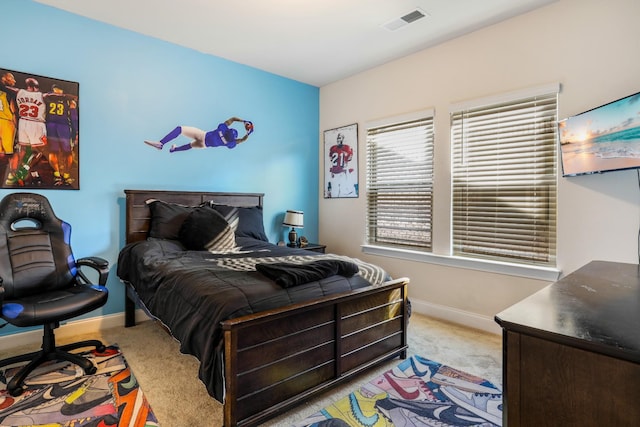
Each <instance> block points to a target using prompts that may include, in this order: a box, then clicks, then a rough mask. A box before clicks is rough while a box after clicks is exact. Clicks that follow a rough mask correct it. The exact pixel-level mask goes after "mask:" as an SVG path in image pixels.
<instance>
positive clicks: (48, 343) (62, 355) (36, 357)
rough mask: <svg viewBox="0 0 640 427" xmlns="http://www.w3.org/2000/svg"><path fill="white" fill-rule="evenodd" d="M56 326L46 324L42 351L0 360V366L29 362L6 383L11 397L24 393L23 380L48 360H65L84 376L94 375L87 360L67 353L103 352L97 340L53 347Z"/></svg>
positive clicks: (95, 369) (100, 343) (93, 368)
mask: <svg viewBox="0 0 640 427" xmlns="http://www.w3.org/2000/svg"><path fill="white" fill-rule="evenodd" d="M56 327H57V325H56V324H47V325H45V328H44V335H43V337H42V349H40V350H39V351H34V352H32V353H28V354H21V355H19V356H14V357H9V358H7V359H4V360H0V366H7V365H12V364H14V363H18V362H26V361H30V362H29V363H28V364H27V365H25V366H24V367H22V368H21V369H20V370H19V371H18V372H17V373H16V374H15V375H14V376H13V378H11V381H9V383H7V391H8V392H9V394H10V395H12V396H19V395H20V394H22V392H23V391H24V388H23V387H24V380H25V379H26V378H27V376H29V374H30V373H31V372H32V371H33V370H34V369H36V368H37V367H39V366H40V365H42V364H43V363H44V362H47V361H50V360H66V361H69V362H71V363H73V364H75V365H78V366H80V367H81V368H82V369H83V370H84V373H85V374H86V375H91V374H94V373H95V372H96V371H97V368H96V366H95V365H94V364H93V363H92V362H91V361H90V360H89V359H87V358H85V357H82V356H79V355H77V354H73V353H69V350H76V349H79V348H85V347H95V348H96V350H98V351H99V352H100V351H104V349H105V346H104V344H103V343H102V342H101V341H99V340H86V341H80V342H76V343H72V344H66V345H62V346H60V347H56V346H55V337H54V334H53V329H54V328H56Z"/></svg>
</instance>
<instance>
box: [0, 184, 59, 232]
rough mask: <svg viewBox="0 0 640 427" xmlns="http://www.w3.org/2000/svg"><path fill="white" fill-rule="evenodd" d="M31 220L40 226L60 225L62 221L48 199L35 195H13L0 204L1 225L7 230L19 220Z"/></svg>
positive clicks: (9, 195) (6, 197) (7, 196)
mask: <svg viewBox="0 0 640 427" xmlns="http://www.w3.org/2000/svg"><path fill="white" fill-rule="evenodd" d="M23 219H31V220H35V221H37V222H38V223H40V224H47V223H51V222H53V223H59V222H60V219H59V218H58V217H57V216H56V215H55V213H54V212H53V208H52V207H51V204H50V203H49V200H47V198H46V197H44V196H42V195H40V194H35V193H11V194H8V195H6V196H5V197H4V198H3V199H2V201H1V202H0V225H1V226H3V227H5V229H7V230H8V229H10V228H12V225H13V224H14V223H15V222H16V221H19V220H23Z"/></svg>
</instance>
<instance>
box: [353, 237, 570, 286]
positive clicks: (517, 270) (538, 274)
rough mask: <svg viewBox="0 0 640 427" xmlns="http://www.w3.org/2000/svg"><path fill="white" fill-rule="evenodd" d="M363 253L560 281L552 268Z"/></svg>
mask: <svg viewBox="0 0 640 427" xmlns="http://www.w3.org/2000/svg"><path fill="white" fill-rule="evenodd" d="M362 252H364V253H366V254H371V255H380V256H386V257H391V258H400V259H404V260H408V261H417V262H427V263H430V264H438V265H446V266H448V267H458V268H466V269H469V270H479V271H485V272H489V273H498V274H507V275H509V276H518V277H526V278H529V279H537V280H545V281H548V282H555V281H557V280H558V277H560V270H558V269H555V268H550V267H538V266H534V265H521V264H512V263H507V262H497V261H488V260H478V259H470V258H463V257H457V256H448V255H435V254H432V253H426V252H420V251H411V250H407V249H395V248H387V247H382V246H372V245H362Z"/></svg>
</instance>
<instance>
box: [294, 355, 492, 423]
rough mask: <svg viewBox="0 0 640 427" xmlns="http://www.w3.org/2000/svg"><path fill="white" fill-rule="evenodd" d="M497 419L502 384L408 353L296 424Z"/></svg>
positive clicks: (470, 421) (440, 421)
mask: <svg viewBox="0 0 640 427" xmlns="http://www.w3.org/2000/svg"><path fill="white" fill-rule="evenodd" d="M501 425H502V389H501V387H499V386H497V385H495V384H493V383H491V382H489V381H487V380H484V379H482V378H478V377H476V376H473V375H470V374H468V373H466V372H462V371H459V370H457V369H454V368H451V367H449V366H446V365H442V364H440V363H437V362H434V361H432V360H429V359H425V358H423V357H420V356H412V357H410V358H409V359H406V360H404V361H402V363H400V364H399V365H398V366H396V367H395V368H393V369H390V370H388V371H386V372H384V373H383V374H382V375H381V376H379V377H378V378H376V379H374V380H373V381H371V382H369V383H367V384H365V385H363V386H361V387H360V388H359V389H358V390H355V391H354V392H352V393H350V394H349V395H348V396H346V397H344V398H342V399H340V400H338V401H336V402H335V403H333V404H332V405H331V406H328V407H326V408H324V409H322V410H321V411H320V412H317V413H315V414H313V415H311V416H309V417H307V418H306V419H305V420H302V421H300V422H298V423H296V424H294V427H363V426H365V427H384V426H396V427H399V426H402V427H414V426H415V427H418V426H420V427H423V426H433V427H436V426H437V427H446V426H468V427H472V426H473V427H489V426H501Z"/></svg>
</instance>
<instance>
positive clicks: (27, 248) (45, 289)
mask: <svg viewBox="0 0 640 427" xmlns="http://www.w3.org/2000/svg"><path fill="white" fill-rule="evenodd" d="M70 238H71V226H70V225H69V224H67V223H66V222H64V221H62V220H60V219H59V218H58V217H56V215H55V213H54V211H53V209H52V208H51V205H50V204H49V201H48V200H47V199H46V198H45V197H44V196H41V195H39V194H33V193H12V194H8V195H7V196H5V197H4V198H3V199H2V201H0V304H1V306H2V314H1V316H0V317H2V319H4V320H5V321H6V322H8V323H10V324H12V325H15V326H18V327H30V326H37V325H43V326H44V335H43V339H42V348H41V349H40V350H39V351H36V352H33V353H29V354H25V355H20V356H15V357H11V358H8V359H4V360H0V366H7V365H12V364H14V363H17V362H27V361H29V363H28V364H26V365H25V366H24V367H22V368H20V369H19V370H18V372H17V373H16V374H15V375H13V377H12V378H11V380H10V381H9V382H8V384H7V390H8V391H9V393H10V394H11V395H12V396H18V395H20V394H21V393H22V392H23V390H24V388H25V384H24V382H25V379H26V378H27V376H28V375H29V373H31V371H33V370H34V369H35V368H37V367H38V366H40V365H41V364H42V363H44V362H46V361H50V360H65V361H70V362H72V363H74V364H76V365H78V366H80V367H81V368H82V369H83V370H84V372H85V373H86V374H87V375H90V374H93V373H95V372H96V367H95V366H94V365H93V363H92V362H91V361H89V360H88V359H87V358H85V357H82V356H79V355H77V354H73V353H70V352H68V351H69V350H75V349H79V348H84V347H96V348H97V349H98V351H103V350H104V345H103V344H102V342H100V341H98V340H89V341H82V342H78V343H74V344H68V345H63V346H60V347H56V344H55V335H54V332H53V331H54V329H56V328H57V327H59V326H60V322H61V321H63V320H67V319H70V318H73V317H76V316H79V315H81V314H84V313H88V312H90V311H92V310H95V309H96V308H99V307H101V306H103V305H104V304H105V303H106V302H107V297H108V291H107V288H106V287H105V285H106V282H107V277H108V274H109V271H108V266H109V264H108V262H107V261H106V260H104V259H102V258H98V257H87V258H81V259H78V260H76V259H74V256H73V253H72V251H71V246H70V244H69V243H70ZM82 267H89V268H91V269H93V270H94V273H93V274H94V275H95V274H96V273H95V272H97V276H98V280H97V281H98V284H92V283H91V281H90V280H89V279H88V278H87V276H86V275H85V274H84V273H83V272H82V271H81V268H82ZM5 324H6V323H5ZM3 326H4V325H3ZM5 381H6V380H5Z"/></svg>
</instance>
